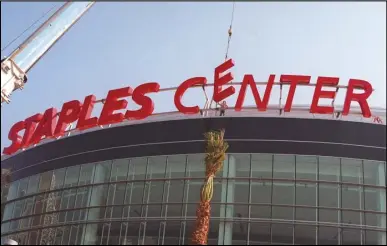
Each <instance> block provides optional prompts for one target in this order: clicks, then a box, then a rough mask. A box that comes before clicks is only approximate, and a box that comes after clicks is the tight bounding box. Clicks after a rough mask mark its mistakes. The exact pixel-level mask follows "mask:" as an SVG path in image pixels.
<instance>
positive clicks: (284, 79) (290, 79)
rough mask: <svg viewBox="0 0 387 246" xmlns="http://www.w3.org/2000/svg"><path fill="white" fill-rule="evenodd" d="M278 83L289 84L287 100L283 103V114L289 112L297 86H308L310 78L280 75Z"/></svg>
mask: <svg viewBox="0 0 387 246" xmlns="http://www.w3.org/2000/svg"><path fill="white" fill-rule="evenodd" d="M280 82H281V83H283V84H290V88H289V93H288V98H287V99H286V103H285V108H284V111H285V112H290V109H291V108H292V103H293V98H294V93H295V92H296V86H297V84H309V82H310V76H303V75H281V78H280Z"/></svg>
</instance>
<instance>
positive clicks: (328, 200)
mask: <svg viewBox="0 0 387 246" xmlns="http://www.w3.org/2000/svg"><path fill="white" fill-rule="evenodd" d="M318 188H319V191H318V195H319V198H318V203H319V206H320V207H331V208H337V207H338V206H339V201H340V197H339V194H340V190H339V189H340V186H339V185H335V184H322V183H320V184H319V187H318Z"/></svg>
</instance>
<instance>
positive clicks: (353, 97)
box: [343, 79, 372, 118]
mask: <svg viewBox="0 0 387 246" xmlns="http://www.w3.org/2000/svg"><path fill="white" fill-rule="evenodd" d="M354 89H363V90H364V93H361V94H355V93H354ZM371 93H372V85H371V84H370V83H369V82H368V81H365V80H359V79H350V80H349V82H348V88H347V94H346V96H345V101H344V107H343V115H348V113H349V108H350V107H351V102H352V101H356V102H358V103H359V105H360V108H361V113H362V114H363V116H364V117H365V118H370V117H371V110H370V107H369V105H368V102H367V99H368V97H369V96H370V95H371Z"/></svg>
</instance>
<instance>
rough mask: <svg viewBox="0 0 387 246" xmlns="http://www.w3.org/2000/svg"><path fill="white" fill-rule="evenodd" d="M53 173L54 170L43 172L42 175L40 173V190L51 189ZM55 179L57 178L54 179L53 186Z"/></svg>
mask: <svg viewBox="0 0 387 246" xmlns="http://www.w3.org/2000/svg"><path fill="white" fill-rule="evenodd" d="M52 175H53V174H52V171H48V172H45V173H42V175H40V181H39V192H43V191H48V190H50V187H51V181H52ZM55 181H56V180H54V183H53V186H55Z"/></svg>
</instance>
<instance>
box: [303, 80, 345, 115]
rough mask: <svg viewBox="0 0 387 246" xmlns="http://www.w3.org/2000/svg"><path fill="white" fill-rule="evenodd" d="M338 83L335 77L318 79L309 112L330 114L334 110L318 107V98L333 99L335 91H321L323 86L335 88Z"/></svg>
mask: <svg viewBox="0 0 387 246" xmlns="http://www.w3.org/2000/svg"><path fill="white" fill-rule="evenodd" d="M338 83H339V78H337V77H318V78H317V83H316V88H315V89H314V94H313V100H312V105H311V106H310V112H311V113H312V114H332V113H333V110H334V108H333V107H332V106H318V100H319V99H320V98H330V99H334V98H335V96H336V91H323V90H322V87H323V86H336V85H337V84H338Z"/></svg>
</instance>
